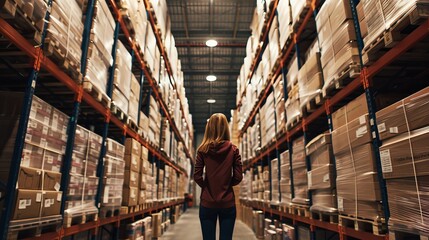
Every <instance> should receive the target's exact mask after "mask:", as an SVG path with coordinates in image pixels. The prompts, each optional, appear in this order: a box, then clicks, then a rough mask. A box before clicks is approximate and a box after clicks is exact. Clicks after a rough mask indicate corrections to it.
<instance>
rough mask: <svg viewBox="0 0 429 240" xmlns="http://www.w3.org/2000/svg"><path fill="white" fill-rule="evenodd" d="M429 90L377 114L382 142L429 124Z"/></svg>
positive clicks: (424, 90)
mask: <svg viewBox="0 0 429 240" xmlns="http://www.w3.org/2000/svg"><path fill="white" fill-rule="evenodd" d="M428 110H429V88H425V89H423V90H421V91H419V92H417V93H414V94H412V95H410V96H409V97H407V98H404V99H403V100H401V101H399V102H396V103H394V104H392V105H390V106H388V107H386V108H384V109H382V110H380V111H378V112H377V113H376V116H377V126H378V132H379V134H380V139H381V140H386V139H388V138H391V137H394V136H397V135H400V134H402V133H405V132H408V131H412V130H415V129H418V128H421V127H424V126H427V125H428V123H429V116H428V114H426V113H427V111H428Z"/></svg>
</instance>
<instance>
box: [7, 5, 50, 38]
mask: <svg viewBox="0 0 429 240" xmlns="http://www.w3.org/2000/svg"><path fill="white" fill-rule="evenodd" d="M2 4H3V6H0V17H1V18H3V19H5V20H7V21H8V22H10V23H11V24H12V26H13V27H14V28H15V29H16V30H18V32H20V33H21V34H22V35H23V36H24V37H25V38H26V39H28V40H30V41H31V43H32V44H37V45H38V44H40V43H41V42H42V29H43V26H44V21H43V20H41V21H37V22H36V21H35V20H34V19H33V18H32V17H31V16H30V15H31V14H30V13H29V12H28V13H27V12H25V11H24V10H23V9H20V8H19V6H18V5H17V4H16V2H15V1H12V0H6V1H4V3H2ZM25 4H29V3H25ZM27 9H31V8H27Z"/></svg>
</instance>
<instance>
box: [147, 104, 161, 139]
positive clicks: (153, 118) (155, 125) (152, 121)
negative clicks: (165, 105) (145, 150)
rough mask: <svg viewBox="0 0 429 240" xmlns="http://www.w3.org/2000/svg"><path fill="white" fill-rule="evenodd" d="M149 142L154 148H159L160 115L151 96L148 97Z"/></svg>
mask: <svg viewBox="0 0 429 240" xmlns="http://www.w3.org/2000/svg"><path fill="white" fill-rule="evenodd" d="M148 132H149V133H148V138H149V141H150V142H151V143H152V144H154V145H155V146H157V147H158V146H159V142H160V134H161V113H160V108H159V106H158V102H157V101H156V100H155V98H154V97H153V96H151V97H150V109H149V131H148Z"/></svg>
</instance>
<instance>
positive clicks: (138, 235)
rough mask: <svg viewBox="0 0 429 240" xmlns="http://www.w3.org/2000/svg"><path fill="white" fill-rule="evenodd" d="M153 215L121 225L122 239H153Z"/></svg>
mask: <svg viewBox="0 0 429 240" xmlns="http://www.w3.org/2000/svg"><path fill="white" fill-rule="evenodd" d="M151 222H152V217H145V218H143V219H140V220H138V221H135V222H133V223H129V224H127V225H122V226H121V237H122V238H121V239H128V240H141V239H152V224H151Z"/></svg>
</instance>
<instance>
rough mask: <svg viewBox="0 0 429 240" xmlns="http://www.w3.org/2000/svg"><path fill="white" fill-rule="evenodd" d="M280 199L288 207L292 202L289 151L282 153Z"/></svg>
mask: <svg viewBox="0 0 429 240" xmlns="http://www.w3.org/2000/svg"><path fill="white" fill-rule="evenodd" d="M280 200H281V203H282V205H285V206H287V207H288V206H290V204H291V203H292V193H291V178H290V156H289V151H284V152H282V153H281V154H280Z"/></svg>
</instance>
